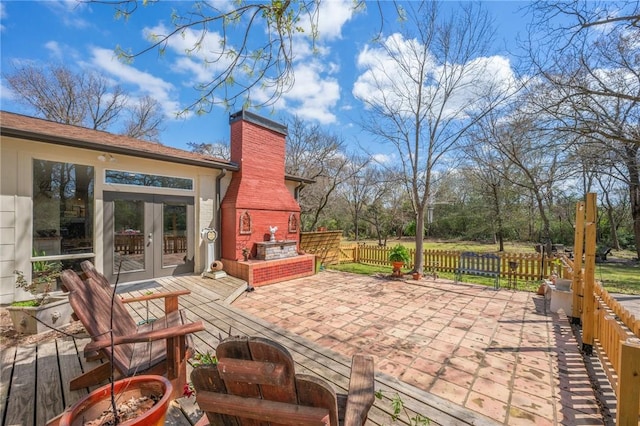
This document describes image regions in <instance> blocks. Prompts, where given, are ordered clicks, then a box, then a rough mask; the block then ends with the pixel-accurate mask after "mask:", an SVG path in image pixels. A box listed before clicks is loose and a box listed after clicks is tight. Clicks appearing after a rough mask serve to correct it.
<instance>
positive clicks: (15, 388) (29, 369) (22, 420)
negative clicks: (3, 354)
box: [4, 345, 36, 426]
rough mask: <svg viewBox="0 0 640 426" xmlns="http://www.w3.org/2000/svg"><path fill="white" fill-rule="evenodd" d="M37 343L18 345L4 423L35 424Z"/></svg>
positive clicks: (10, 424) (7, 424) (10, 425)
mask: <svg viewBox="0 0 640 426" xmlns="http://www.w3.org/2000/svg"><path fill="white" fill-rule="evenodd" d="M35 360H36V345H26V346H21V347H18V349H17V351H16V357H15V361H14V366H13V374H12V378H11V389H10V390H9V404H8V406H7V412H6V413H5V415H6V417H5V420H4V424H5V425H6V426H13V425H30V424H35V423H34V422H35V398H34V395H35V390H36V389H35V386H36V374H35V373H36V372H35V368H34V364H35Z"/></svg>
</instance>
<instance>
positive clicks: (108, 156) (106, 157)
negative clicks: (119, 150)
mask: <svg viewBox="0 0 640 426" xmlns="http://www.w3.org/2000/svg"><path fill="white" fill-rule="evenodd" d="M98 160H99V161H102V162H103V163H104V162H105V161H108V162H110V163H115V162H116V161H117V160H116V158H115V157H114V156H113V155H111V154H109V153H106V152H105V153H102V154H100V155H98Z"/></svg>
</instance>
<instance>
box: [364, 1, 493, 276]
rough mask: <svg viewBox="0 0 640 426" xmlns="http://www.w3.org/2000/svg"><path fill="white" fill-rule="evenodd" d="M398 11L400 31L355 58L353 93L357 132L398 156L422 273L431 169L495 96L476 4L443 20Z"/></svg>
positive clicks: (432, 7)
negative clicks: (359, 109) (360, 121)
mask: <svg viewBox="0 0 640 426" xmlns="http://www.w3.org/2000/svg"><path fill="white" fill-rule="evenodd" d="M399 12H400V14H401V16H402V17H403V18H405V31H404V32H403V33H402V34H393V35H391V36H389V37H387V38H385V39H381V40H380V41H379V43H378V45H377V49H376V50H370V51H367V52H366V55H361V57H360V59H359V61H360V64H361V66H363V67H366V72H365V73H364V74H363V75H362V76H361V77H360V78H359V80H358V81H357V82H356V86H355V88H354V94H355V95H356V96H357V97H358V98H359V99H360V100H362V101H363V102H364V103H365V104H366V106H367V110H368V112H369V115H368V117H369V118H368V119H367V120H366V122H365V123H364V128H365V129H366V130H367V131H369V132H370V133H372V134H374V135H377V136H378V137H379V138H381V139H382V140H384V141H387V142H389V143H391V144H392V145H393V146H394V147H395V148H396V151H397V153H398V155H399V157H400V159H401V162H402V163H401V164H402V167H403V176H404V179H405V181H404V183H405V185H406V188H407V190H408V192H409V194H410V197H411V201H412V204H413V210H414V212H415V220H416V257H415V261H414V263H415V270H416V271H419V272H422V270H423V262H424V259H423V256H422V251H423V250H422V248H423V237H424V235H425V213H426V211H427V206H428V203H429V201H430V200H431V199H432V196H433V195H434V194H433V193H432V185H433V184H434V175H435V173H434V172H436V171H437V170H438V167H445V168H446V165H447V164H446V162H447V161H449V158H448V154H449V153H451V152H452V150H454V149H455V148H456V147H458V145H459V142H460V140H461V139H462V138H463V137H464V135H465V134H466V133H467V131H468V130H469V129H470V128H471V127H472V126H473V124H474V123H475V122H476V121H477V120H478V119H479V118H480V117H482V116H483V115H484V114H486V112H487V111H490V110H491V109H492V108H493V106H494V105H495V103H496V102H497V101H498V100H499V99H500V95H497V96H495V93H497V92H492V90H495V85H494V81H493V80H492V79H491V78H488V77H487V76H488V75H490V74H492V72H491V71H490V70H489V68H490V67H491V61H490V59H489V58H486V57H483V55H485V54H486V53H487V50H488V43H489V42H490V40H491V38H492V29H491V25H490V19H489V17H488V15H487V13H486V12H485V11H483V10H482V9H481V8H480V6H479V5H478V4H472V3H469V4H464V5H463V6H462V7H461V8H460V9H459V10H457V11H456V12H455V13H453V14H451V15H450V16H449V17H445V16H444V14H441V12H440V10H439V6H438V4H437V3H435V2H420V3H408V4H407V9H406V10H405V9H402V10H400V11H399ZM492 93H493V94H494V95H492ZM492 96H493V97H492ZM449 166H451V163H450V164H449Z"/></svg>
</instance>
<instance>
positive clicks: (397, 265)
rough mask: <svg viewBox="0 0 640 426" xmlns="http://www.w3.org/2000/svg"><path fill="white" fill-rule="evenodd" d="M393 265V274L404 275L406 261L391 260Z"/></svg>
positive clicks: (395, 275)
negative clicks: (403, 269)
mask: <svg viewBox="0 0 640 426" xmlns="http://www.w3.org/2000/svg"><path fill="white" fill-rule="evenodd" d="M391 264H392V265H393V276H394V277H401V276H402V270H401V269H402V267H403V266H404V262H391Z"/></svg>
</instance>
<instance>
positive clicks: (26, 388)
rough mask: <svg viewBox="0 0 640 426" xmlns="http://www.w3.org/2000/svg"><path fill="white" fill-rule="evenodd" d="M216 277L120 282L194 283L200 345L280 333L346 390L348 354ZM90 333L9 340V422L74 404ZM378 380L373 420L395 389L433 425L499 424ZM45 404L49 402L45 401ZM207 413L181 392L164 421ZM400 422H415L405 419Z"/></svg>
mask: <svg viewBox="0 0 640 426" xmlns="http://www.w3.org/2000/svg"><path fill="white" fill-rule="evenodd" d="M217 281H218V280H211V279H206V280H205V279H202V278H200V277H199V276H192V277H170V278H161V279H157V280H155V281H153V282H146V283H141V285H137V286H136V285H123V286H122V287H120V286H119V291H118V292H119V293H121V296H123V297H128V296H129V297H131V296H140V295H143V294H147V293H148V292H149V291H152V292H154V293H155V292H161V291H176V290H183V289H188V290H191V294H189V295H186V296H181V297H180V307H181V308H183V309H185V310H186V311H187V312H188V315H189V318H190V319H191V320H193V321H197V320H202V321H203V322H204V323H205V328H206V329H205V330H204V331H201V332H198V333H196V334H195V335H194V336H193V340H194V343H195V347H196V350H198V351H200V352H207V351H214V350H215V347H216V346H217V344H218V342H219V340H220V339H221V338H224V337H226V336H227V335H228V334H229V333H231V334H232V335H241V336H264V337H267V338H270V339H273V340H276V341H278V342H279V343H281V344H283V345H284V346H285V347H286V348H287V349H288V350H289V351H290V352H291V354H292V356H293V359H294V360H295V362H296V371H298V372H302V373H308V374H313V375H317V376H320V377H322V378H324V379H325V380H327V381H329V382H331V383H332V385H333V386H334V388H335V389H336V391H337V392H339V393H344V392H346V389H347V388H348V385H349V373H350V370H351V359H350V358H349V357H346V356H344V355H341V354H339V353H337V352H335V351H332V350H329V349H326V348H323V347H321V346H320V345H318V344H317V343H315V342H312V341H310V340H307V339H305V338H304V337H301V336H299V335H296V334H294V333H292V332H290V331H288V330H286V329H284V328H282V327H279V326H276V325H274V324H271V323H269V322H267V321H265V320H263V319H260V318H258V317H255V316H253V315H251V314H248V313H247V312H244V311H242V310H240V309H237V308H234V307H233V306H231V305H230V304H229V302H230V301H231V299H232V298H233V297H237V294H241V291H239V290H238V289H242V287H241V285H242V284H243V282H241V281H240V280H237V281H240V282H234V281H227V282H226V283H224V284H222V283H220V282H217ZM234 285H238V287H236V288H235V290H233V288H231V287H233V286H234ZM125 290H126V292H125ZM234 294H235V295H236V296H234ZM127 308H128V309H129V310H130V311H131V312H132V315H133V316H134V318H136V319H138V320H144V319H146V318H147V311H148V315H149V317H158V316H161V315H163V312H164V302H163V300H162V299H158V300H153V301H150V302H149V303H148V305H147V303H143V302H135V303H131V304H127ZM88 341H89V339H88V338H87V336H86V334H81V335H79V336H77V338H76V339H72V338H71V337H67V336H64V337H60V338H58V339H56V340H55V342H54V341H51V342H47V343H46V344H42V345H41V346H40V347H36V346H35V345H31V346H25V347H18V348H17V349H16V348H8V349H7V348H3V351H2V361H3V366H2V374H1V375H0V380H1V384H2V387H1V389H0V397H2V406H1V407H0V415H1V417H0V420H2V419H4V424H6V425H30V424H43V423H42V422H43V421H44V420H43V419H48V418H51V417H53V416H54V415H56V414H59V412H60V411H62V409H63V408H64V407H69V406H70V405H72V404H73V403H75V402H76V401H77V400H78V399H79V398H81V397H82V396H83V395H86V394H87V392H88V391H89V389H81V390H78V391H70V390H69V380H70V379H71V378H73V377H75V376H77V375H78V374H80V373H81V372H84V371H88V370H89V369H90V368H92V366H95V365H96V364H97V362H95V361H94V362H87V361H86V360H85V359H84V356H83V354H82V349H83V348H84V346H85V344H86V343H87V342H88ZM5 349H6V350H5ZM14 354H15V356H14ZM189 370H191V368H190V367H189ZM36 377H37V378H36ZM44 382H46V383H47V389H43V390H38V389H37V388H36V385H37V383H41V384H42V383H44ZM375 388H376V389H377V390H382V391H383V394H384V399H383V400H377V399H376V401H375V403H374V406H373V407H372V409H371V411H370V413H369V420H368V422H367V425H384V424H392V423H393V422H392V421H391V418H390V413H391V411H392V407H391V401H390V399H391V398H392V397H393V396H394V395H396V394H398V395H400V396H401V398H402V400H403V402H404V404H405V407H406V408H407V409H408V411H409V412H410V413H416V412H417V413H420V414H423V415H426V416H428V417H429V418H430V419H431V424H433V425H437V424H441V425H447V426H448V425H466V424H474V425H494V424H496V423H494V422H492V421H491V420H489V419H485V418H483V417H482V416H479V415H477V414H475V413H472V412H470V411H468V410H466V409H464V408H461V407H459V406H456V405H455V404H452V403H450V402H448V401H446V400H443V399H441V398H439V397H436V396H434V395H431V394H429V393H427V392H424V391H421V390H419V389H417V388H415V387H413V386H410V385H408V384H405V383H403V382H401V381H399V380H398V379H396V378H394V377H391V376H388V375H386V374H382V373H376V384H375ZM7 395H8V396H9V398H8V399H7ZM34 396H35V397H34ZM36 401H37V402H36ZM43 406H44V407H46V408H45V409H39V408H38V407H43ZM200 416H201V412H200V410H198V408H197V405H195V404H194V401H193V399H186V398H181V399H179V400H177V401H174V402H173V403H172V404H171V407H170V410H169V412H168V414H167V419H166V422H165V424H166V425H175V426H187V425H191V424H193V423H195V422H196V421H197V420H198V418H199V417H200ZM0 423H1V421H0ZM394 424H400V425H401V424H408V423H407V421H406V420H404V419H399V421H398V422H396V423H394Z"/></svg>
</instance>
